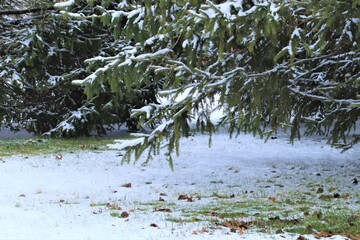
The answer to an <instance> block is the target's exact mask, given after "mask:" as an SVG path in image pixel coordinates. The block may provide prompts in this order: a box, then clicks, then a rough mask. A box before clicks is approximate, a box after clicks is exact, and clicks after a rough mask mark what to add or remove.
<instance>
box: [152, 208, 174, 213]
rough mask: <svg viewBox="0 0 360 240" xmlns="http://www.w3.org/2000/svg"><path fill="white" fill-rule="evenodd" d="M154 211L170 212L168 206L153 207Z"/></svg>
mask: <svg viewBox="0 0 360 240" xmlns="http://www.w3.org/2000/svg"><path fill="white" fill-rule="evenodd" d="M154 211H155V212H172V211H171V209H170V208H155V210H154Z"/></svg>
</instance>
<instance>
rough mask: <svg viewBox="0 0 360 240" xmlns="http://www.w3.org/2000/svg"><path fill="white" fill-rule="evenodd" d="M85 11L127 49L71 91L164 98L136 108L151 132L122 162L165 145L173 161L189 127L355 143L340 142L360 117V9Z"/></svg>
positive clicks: (188, 5) (135, 5)
mask: <svg viewBox="0 0 360 240" xmlns="http://www.w3.org/2000/svg"><path fill="white" fill-rule="evenodd" d="M69 2H70V1H69ZM88 3H89V4H90V5H91V6H92V7H93V8H98V9H101V14H100V13H99V14H96V15H91V17H92V18H93V19H96V20H97V19H99V20H100V21H101V22H102V23H103V24H104V25H105V26H107V27H109V28H110V29H111V30H112V33H113V35H114V37H115V38H118V39H122V40H123V42H124V46H123V47H122V48H121V50H120V51H119V52H118V53H117V54H116V55H114V56H112V57H107V58H104V57H96V58H92V59H89V60H87V63H88V64H89V65H90V66H91V68H92V69H93V70H94V71H93V73H92V74H91V75H89V76H88V77H86V78H84V79H82V80H78V81H75V82H74V83H75V84H80V85H82V86H84V87H85V91H86V93H87V94H88V97H92V96H93V95H95V94H97V93H98V92H99V91H102V90H103V89H102V88H101V87H100V86H101V85H102V84H103V83H104V82H107V83H109V84H110V88H111V91H113V92H116V93H117V94H119V95H120V96H121V98H124V99H126V98H130V99H133V98H138V97H139V96H141V95H142V94H146V93H147V92H149V91H155V92H156V94H157V96H158V97H160V98H161V99H162V101H161V103H156V102H154V103H149V102H148V104H147V105H146V106H145V107H142V108H139V109H133V117H137V118H139V119H140V123H142V124H145V125H153V126H156V127H155V129H154V130H153V131H152V132H151V133H150V134H148V135H144V137H143V138H140V139H138V140H136V141H135V140H132V141H131V142H130V143H129V144H127V145H126V144H125V145H121V146H120V147H122V148H126V149H127V150H128V151H127V155H126V159H129V157H130V156H131V154H132V153H135V156H136V158H137V157H139V156H140V154H141V153H142V152H143V151H144V150H145V149H150V151H149V153H150V155H149V156H151V153H152V152H154V151H155V152H156V151H158V150H159V149H160V147H163V145H162V144H163V143H162V141H163V139H164V138H166V139H167V141H166V142H167V150H168V156H169V161H170V162H171V153H172V152H173V151H174V150H176V151H177V150H178V147H179V138H180V136H181V135H184V136H188V135H189V131H190V126H189V121H190V120H195V122H196V123H197V124H196V126H197V129H198V130H200V131H203V132H208V133H210V134H211V133H212V132H213V131H214V130H215V129H216V127H218V126H223V125H226V126H228V127H229V132H230V134H233V133H240V132H250V133H254V134H258V135H260V136H262V137H265V138H268V137H269V136H271V135H272V134H275V133H276V132H277V131H278V130H280V129H289V130H290V132H291V140H294V138H296V137H299V136H300V133H299V127H300V125H301V124H304V125H305V126H306V134H315V133H316V134H325V135H327V136H329V141H330V142H331V143H333V144H344V146H345V145H346V146H351V144H353V143H355V142H357V141H358V140H359V136H354V138H353V139H352V140H350V141H349V140H348V139H347V137H346V134H347V133H348V132H349V131H350V130H351V129H352V128H354V127H355V126H356V122H357V121H358V120H359V115H360V114H359V113H360V108H359V106H360V99H359V97H360V96H359V94H360V76H359V74H360V67H359V59H360V53H359V44H358V43H359V42H360V41H359V28H360V25H359V15H358V13H359V8H360V1H359V0H351V1H337V0H326V1H318V0H308V1H291V0H288V1H276V0H273V1H271V0H237V1H233V0H217V1H215V0H212V1H210V0H206V1H199V0H191V1H182V0H179V1H170V0H160V1H152V0H144V1H132V0H122V1H116V2H115V1H101V2H100V1H95V0H92V1H88ZM75 6H76V2H75V3H73V4H69V6H68V7H67V10H68V11H69V12H68V13H67V14H70V12H73V9H74V7H75ZM74 16H75V17H79V18H81V17H83V18H88V17H90V16H81V15H80V14H79V13H77V14H75V15H74ZM215 98H216V101H215ZM215 109H223V111H224V116H223V118H222V119H221V121H220V123H219V124H218V126H214V125H213V123H212V122H211V121H210V116H211V113H212V111H214V110H215Z"/></svg>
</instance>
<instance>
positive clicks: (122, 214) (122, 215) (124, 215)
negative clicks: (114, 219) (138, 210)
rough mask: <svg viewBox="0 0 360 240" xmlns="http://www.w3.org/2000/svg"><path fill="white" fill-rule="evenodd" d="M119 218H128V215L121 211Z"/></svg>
mask: <svg viewBox="0 0 360 240" xmlns="http://www.w3.org/2000/svg"><path fill="white" fill-rule="evenodd" d="M120 217H121V218H127V217H129V213H128V212H126V211H123V212H122V213H121V214H120Z"/></svg>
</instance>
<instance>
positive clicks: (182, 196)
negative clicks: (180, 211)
mask: <svg viewBox="0 0 360 240" xmlns="http://www.w3.org/2000/svg"><path fill="white" fill-rule="evenodd" d="M187 199H189V196H188V195H187V194H181V195H180V196H179V197H178V200H187Z"/></svg>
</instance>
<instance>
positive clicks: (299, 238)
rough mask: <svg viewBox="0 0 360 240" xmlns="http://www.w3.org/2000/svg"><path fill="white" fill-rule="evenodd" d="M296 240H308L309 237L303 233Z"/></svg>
mask: <svg viewBox="0 0 360 240" xmlns="http://www.w3.org/2000/svg"><path fill="white" fill-rule="evenodd" d="M296 240H307V238H306V237H304V236H302V235H300V236H299V237H298V238H297V239H296Z"/></svg>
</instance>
